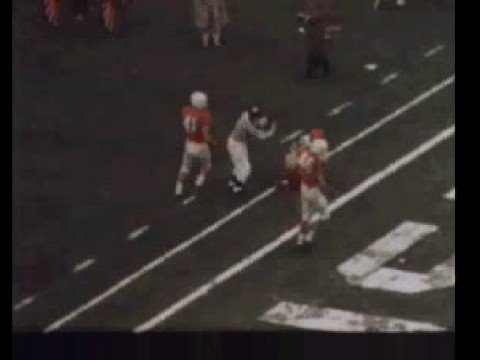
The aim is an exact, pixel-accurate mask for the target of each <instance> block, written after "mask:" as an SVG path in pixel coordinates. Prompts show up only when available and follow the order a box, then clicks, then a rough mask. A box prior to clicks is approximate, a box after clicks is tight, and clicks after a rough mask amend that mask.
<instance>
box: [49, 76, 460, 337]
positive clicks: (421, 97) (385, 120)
mask: <svg viewBox="0 0 480 360" xmlns="http://www.w3.org/2000/svg"><path fill="white" fill-rule="evenodd" d="M454 81H455V75H450V76H449V77H448V78H446V79H445V80H443V81H441V82H440V83H438V84H436V85H434V86H433V87H431V88H430V89H429V90H427V91H425V92H423V93H421V94H420V95H418V96H417V97H415V98H414V99H413V100H411V101H409V102H408V103H407V104H405V105H403V106H401V107H399V108H398V109H396V110H395V111H394V112H392V113H390V114H389V115H387V116H385V117H384V118H382V119H380V120H378V121H377V122H376V123H374V124H373V125H371V126H369V127H367V128H366V129H364V130H363V131H361V132H360V133H358V134H357V135H355V136H354V137H352V138H350V139H348V140H346V141H344V142H343V143H341V144H340V145H339V146H337V147H336V148H335V149H333V150H332V151H331V152H329V154H328V157H329V158H330V157H332V156H333V155H335V154H336V153H339V152H341V151H343V150H345V149H347V148H349V147H350V146H352V145H353V144H355V143H356V142H358V141H360V140H361V139H363V138H365V137H366V136H368V135H369V134H371V133H372V132H374V131H376V130H378V129H379V128H380V127H382V126H383V125H385V124H387V123H388V122H390V121H392V120H393V119H395V118H397V117H398V116H400V115H402V114H403V113H405V112H406V111H408V110H410V109H411V108H413V107H415V106H417V105H418V104H420V103H421V102H422V101H424V100H426V99H428V98H429V97H430V96H432V95H434V94H436V93H437V92H439V91H441V90H443V89H444V88H445V87H447V86H449V85H451V84H452V83H453V82H454ZM274 192H275V186H272V187H270V188H268V189H266V190H264V191H263V192H262V193H260V194H259V195H257V196H255V197H254V198H252V199H251V200H250V201H248V202H247V203H245V204H243V205H242V206H240V207H238V208H236V209H235V210H233V211H232V212H231V213H229V214H228V215H226V216H225V217H223V218H221V219H219V220H217V221H216V222H214V223H213V224H211V225H209V226H208V227H206V228H205V229H203V230H202V231H201V232H199V233H198V234H196V235H194V236H193V237H191V238H190V239H188V240H186V241H184V242H183V243H181V244H179V245H177V246H176V247H174V248H173V249H171V250H169V251H168V252H166V253H165V254H163V255H160V256H159V257H158V258H156V259H154V260H152V261H151V262H150V263H148V264H146V265H144V266H143V267H141V268H140V269H138V270H137V271H135V272H134V273H132V274H130V275H129V276H127V277H125V278H123V279H122V280H120V281H119V282H117V283H116V284H114V285H112V286H111V287H110V288H108V289H107V290H105V291H104V292H103V293H101V294H99V295H97V296H96V297H94V298H92V299H90V300H89V301H88V302H86V303H84V304H83V305H81V306H80V307H78V308H77V309H75V310H73V311H71V312H70V313H69V314H67V315H65V316H63V317H61V318H60V319H58V320H56V321H54V322H53V323H51V324H50V325H49V326H48V327H46V328H45V329H44V332H50V331H53V330H56V329H58V328H60V327H61V326H63V325H64V324H65V323H67V322H69V321H70V320H72V319H74V318H76V317H77V316H79V315H80V314H82V313H83V312H85V311H87V310H88V309H90V308H92V307H94V306H96V305H98V304H99V303H101V302H102V301H104V300H105V299H107V298H109V297H110V296H112V295H113V294H115V293H116V292H118V291H119V290H120V289H122V288H124V287H126V286H128V285H129V284H130V283H132V282H133V281H135V280H136V279H138V278H139V277H141V276H142V275H144V274H146V273H148V272H149V271H151V270H153V269H155V268H156V267H158V266H159V265H161V264H163V263H164V262H165V261H166V260H167V259H169V258H171V257H172V256H174V255H176V254H178V253H180V252H181V251H183V250H185V249H187V248H188V247H190V246H191V245H193V244H195V243H196V242H198V241H200V240H201V239H202V238H204V237H206V236H208V235H209V234H211V233H212V232H214V231H216V230H218V229H219V228H220V227H222V226H223V225H224V224H226V223H228V222H229V221H230V220H232V219H234V218H236V217H237V216H240V215H241V214H242V213H243V212H245V211H246V210H248V209H249V208H250V207H252V206H254V205H255V204H257V203H259V202H260V201H262V200H263V199H266V198H267V197H269V196H270V195H272V194H273V193H274Z"/></svg>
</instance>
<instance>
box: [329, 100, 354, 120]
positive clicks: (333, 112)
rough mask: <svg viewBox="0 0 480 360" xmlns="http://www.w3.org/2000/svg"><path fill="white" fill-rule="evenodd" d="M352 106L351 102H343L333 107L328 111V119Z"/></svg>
mask: <svg viewBox="0 0 480 360" xmlns="http://www.w3.org/2000/svg"><path fill="white" fill-rule="evenodd" d="M352 105H353V102H351V101H345V102H344V103H342V104H340V105H338V106H337V107H334V108H333V109H332V110H330V111H329V112H328V114H327V116H328V117H332V116H336V115H338V114H340V113H341V112H342V111H343V110H345V109H346V108H348V107H350V106H352Z"/></svg>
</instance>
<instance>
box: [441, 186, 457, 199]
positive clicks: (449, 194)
mask: <svg viewBox="0 0 480 360" xmlns="http://www.w3.org/2000/svg"><path fill="white" fill-rule="evenodd" d="M443 197H444V198H445V199H447V200H452V201H455V188H453V189H451V190H450V191H449V192H447V193H446V194H445V195H443Z"/></svg>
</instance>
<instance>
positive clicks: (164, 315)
mask: <svg viewBox="0 0 480 360" xmlns="http://www.w3.org/2000/svg"><path fill="white" fill-rule="evenodd" d="M454 134H455V125H452V126H450V127H449V128H447V129H445V130H443V131H441V132H440V133H439V134H437V135H436V136H434V137H433V138H431V139H430V140H428V141H426V142H424V143H423V144H421V145H420V146H419V147H417V148H416V149H414V150H413V151H411V152H410V153H408V154H407V155H405V156H403V157H401V158H400V159H398V160H396V161H395V162H393V163H391V164H390V165H388V166H387V167H386V168H385V169H383V170H381V171H379V172H377V173H375V174H374V175H372V176H370V177H369V178H367V179H365V180H364V181H363V182H361V183H360V184H359V185H357V186H356V187H354V188H353V189H352V190H350V191H349V192H347V193H346V194H344V195H342V196H340V197H339V198H337V199H336V200H335V201H334V202H333V203H332V204H331V205H330V212H331V213H333V212H335V211H336V210H338V209H340V208H341V207H342V206H344V205H346V204H347V203H349V202H350V201H352V200H353V199H355V198H356V197H358V196H359V195H361V194H363V193H364V192H365V191H367V190H368V189H370V188H371V187H372V186H374V185H376V184H378V183H379V182H381V181H382V180H384V179H386V178H387V177H389V176H391V175H393V174H395V173H396V172H397V171H399V170H400V169H401V168H403V167H404V166H406V165H408V164H409V163H411V162H412V161H414V160H415V159H417V158H418V157H420V156H421V155H423V154H425V153H426V152H428V151H429V150H431V149H432V148H434V147H435V146H436V145H438V144H440V143H442V142H443V141H445V140H447V139H449V138H450V137H452V136H453V135H454ZM314 220H315V221H318V220H319V214H318V213H317V214H316V216H314ZM298 230H299V226H298V225H297V226H295V227H293V228H291V229H290V230H288V231H286V232H284V233H283V234H282V235H280V236H279V237H278V238H276V239H274V240H273V241H271V242H269V243H268V244H266V245H265V246H263V247H262V248H260V249H259V250H257V251H255V252H254V253H252V254H251V255H249V256H247V257H245V258H243V259H242V260H240V261H239V262H237V263H236V264H234V265H233V266H232V267H230V268H228V269H227V270H225V271H223V272H222V273H220V274H218V275H217V276H215V277H214V278H212V279H211V280H210V281H209V282H207V283H205V284H203V285H201V286H199V287H198V288H197V289H195V290H194V291H192V292H191V293H190V294H189V295H187V296H185V297H184V298H182V299H180V300H178V301H176V302H175V303H173V304H172V305H171V306H170V307H168V308H166V309H164V310H162V311H161V312H159V313H158V314H157V315H155V316H153V317H152V318H151V319H149V320H147V321H145V322H143V323H141V324H140V325H138V326H136V327H135V328H134V329H133V331H134V332H135V333H141V332H145V331H148V330H151V329H152V328H154V327H156V326H158V325H159V324H161V323H162V322H164V321H165V320H167V319H168V318H170V317H171V316H173V315H175V314H176V313H178V312H179V311H181V310H182V309H184V308H185V307H187V306H188V305H190V304H192V303H193V302H194V301H196V300H198V299H200V298H201V297H203V296H205V295H207V294H208V293H209V292H210V291H212V290H213V289H214V288H216V287H217V286H219V285H220V284H222V283H224V282H225V281H227V280H228V279H230V278H231V277H233V276H235V275H237V274H239V273H240V272H242V271H243V270H245V269H246V268H247V267H249V266H250V265H252V264H254V263H256V262H257V261H259V260H261V259H262V258H263V257H265V256H266V255H267V254H269V253H271V252H272V251H274V250H275V249H277V248H278V247H279V246H281V245H283V244H284V243H286V242H287V241H289V240H291V239H292V238H293V237H294V236H295V235H296V234H297V233H298Z"/></svg>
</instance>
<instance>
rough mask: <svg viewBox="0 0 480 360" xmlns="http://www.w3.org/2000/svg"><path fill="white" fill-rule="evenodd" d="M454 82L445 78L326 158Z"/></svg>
mask: <svg viewBox="0 0 480 360" xmlns="http://www.w3.org/2000/svg"><path fill="white" fill-rule="evenodd" d="M454 81H455V75H451V76H449V77H448V78H446V79H445V80H443V81H442V82H440V83H438V84H437V85H435V86H433V87H431V88H430V89H429V90H427V91H425V92H423V93H422V94H420V95H418V96H417V97H416V98H414V99H413V100H411V101H409V102H408V103H407V104H405V105H403V106H401V107H399V108H398V109H397V110H395V111H394V112H392V113H390V114H388V115H387V116H385V117H384V118H382V119H380V120H379V121H377V122H376V123H375V124H373V125H371V126H369V127H367V128H366V129H365V130H363V131H361V132H359V133H358V134H357V135H355V136H354V137H352V138H350V139H349V140H347V141H344V142H343V143H341V144H340V145H339V146H337V147H336V148H335V149H334V150H332V151H331V152H330V153H329V154H328V156H329V157H331V156H333V155H335V154H336V153H337V152H340V151H343V150H345V149H346V148H347V147H350V146H352V145H353V144H355V143H356V142H357V141H359V140H361V139H363V138H364V137H366V136H367V135H369V134H371V133H372V132H374V131H376V130H378V129H379V128H380V127H382V126H383V125H385V124H387V123H389V122H390V121H392V120H393V119H395V118H397V117H398V116H400V115H402V114H403V113H405V112H407V111H408V110H410V109H411V108H413V107H415V106H417V105H418V104H420V103H421V102H422V101H424V100H426V99H428V98H429V97H430V96H432V95H434V94H436V93H437V92H439V91H440V90H443V89H444V88H445V87H447V86H449V85H451V84H453V82H454Z"/></svg>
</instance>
